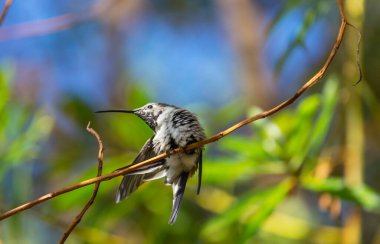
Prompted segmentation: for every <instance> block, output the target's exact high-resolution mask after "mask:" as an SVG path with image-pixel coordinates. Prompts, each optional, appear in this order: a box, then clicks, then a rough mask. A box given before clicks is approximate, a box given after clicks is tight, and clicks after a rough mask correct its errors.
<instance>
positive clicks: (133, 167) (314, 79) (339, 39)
mask: <svg viewBox="0 0 380 244" xmlns="http://www.w3.org/2000/svg"><path fill="white" fill-rule="evenodd" d="M337 1H338V7H339V12H340V16H341V24H340V28H339V32H338V36H337V39H336V41H335V43H334V46H333V47H332V49H331V51H330V54H329V56H328V58H327V59H326V61H325V64H324V65H323V66H322V68H321V69H320V70H319V71H318V72H317V73H316V74H315V75H314V76H313V77H312V78H311V79H309V80H308V81H307V82H306V83H305V84H304V85H303V86H302V87H301V88H300V89H298V90H297V92H296V93H295V94H294V95H293V96H292V97H291V98H289V99H288V100H286V101H284V102H282V103H281V104H279V105H277V106H276V107H274V108H271V109H269V110H267V111H264V112H261V113H259V114H257V115H255V116H253V117H251V118H248V119H245V120H243V121H241V122H239V123H237V124H235V125H233V126H231V127H230V128H228V129H226V130H224V131H222V132H220V133H218V134H216V135H214V136H212V137H210V138H208V139H205V140H203V141H200V142H196V143H193V144H191V145H189V146H187V147H186V148H177V149H175V150H173V151H170V152H168V153H164V154H160V155H158V156H156V157H153V158H151V159H148V160H145V161H143V162H141V163H138V164H133V165H130V166H129V167H128V168H124V169H122V170H119V171H114V172H112V173H109V174H106V175H103V176H99V177H95V178H92V179H88V180H85V181H82V182H80V183H78V184H76V185H72V186H69V187H66V188H63V189H60V190H58V191H55V192H51V193H49V194H46V195H44V196H41V197H40V198H38V199H36V200H33V201H30V202H28V203H26V204H23V205H21V206H19V207H16V208H14V209H12V210H9V211H8V212H5V213H4V214H2V215H0V220H2V219H5V218H8V217H9V216H12V215H14V214H16V213H19V212H21V211H24V210H26V209H28V208H31V207H33V206H35V205H37V204H39V203H41V202H44V201H47V200H49V199H51V198H54V197H56V196H59V195H62V194H64V193H66V192H69V191H73V190H75V189H78V188H81V187H84V186H87V185H91V184H94V183H96V182H100V181H106V180H110V179H113V178H115V177H117V176H120V175H125V174H127V173H129V172H132V171H134V170H136V169H138V168H140V167H142V166H145V165H148V164H151V163H154V162H157V161H159V160H161V159H164V158H166V157H168V156H170V155H173V154H176V153H181V152H184V151H185V150H191V149H195V148H199V147H202V146H203V145H206V144H209V143H211V142H215V141H217V140H219V139H221V138H222V137H225V136H226V135H228V134H230V133H231V132H233V131H235V130H237V129H239V128H240V127H243V126H245V125H247V124H249V123H251V122H253V121H256V120H259V119H262V118H265V117H267V116H269V115H272V114H274V113H276V112H278V111H280V110H281V109H283V108H285V107H287V106H289V105H290V104H292V103H293V102H294V101H296V100H297V98H298V97H300V96H301V95H302V94H303V93H304V92H305V91H307V90H308V89H309V88H310V87H312V86H313V85H314V84H315V83H316V82H317V81H318V80H319V79H321V78H322V77H323V75H324V74H325V72H326V70H327V68H328V67H329V65H330V63H331V61H332V60H333V58H334V56H335V54H336V52H337V50H338V49H339V46H340V44H341V42H342V39H343V35H344V32H345V30H346V26H347V21H346V18H345V15H344V11H343V4H342V0H337Z"/></svg>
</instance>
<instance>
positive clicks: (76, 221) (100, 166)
mask: <svg viewBox="0 0 380 244" xmlns="http://www.w3.org/2000/svg"><path fill="white" fill-rule="evenodd" d="M86 129H87V131H88V132H90V133H91V134H93V135H94V136H95V137H96V140H97V141H98V144H99V152H98V173H97V175H96V176H101V175H102V169H103V143H102V140H101V139H100V136H99V134H98V133H97V132H96V131H95V130H94V129H92V128H90V122H89V123H88V125H87V128H86ZM99 186H100V181H98V182H96V183H95V186H94V191H93V193H92V196H91V198H90V200H89V201H88V202H87V204H86V205H85V206H84V208H83V209H82V211H81V212H80V213H79V214H78V215H77V216H76V217H75V219H74V220H73V222H72V223H71V224H70V226H69V227H68V228H67V230H66V231H65V233H64V234H63V236H62V238H61V240H60V241H59V243H61V244H62V243H65V241H66V239H67V238H68V237H69V236H70V234H71V232H72V231H73V230H74V228H75V227H76V226H77V225H78V224H79V222H80V221H81V220H82V217H83V215H84V214H85V213H86V211H87V210H88V209H89V208H90V206H91V205H92V203H93V202H94V200H95V197H96V195H97V194H98V190H99Z"/></svg>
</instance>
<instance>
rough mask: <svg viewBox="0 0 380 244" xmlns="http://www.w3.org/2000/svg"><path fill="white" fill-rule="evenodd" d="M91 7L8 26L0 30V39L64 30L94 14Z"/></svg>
mask: <svg viewBox="0 0 380 244" xmlns="http://www.w3.org/2000/svg"><path fill="white" fill-rule="evenodd" d="M94 13H95V11H94V10H93V9H91V10H89V11H83V12H80V13H68V14H63V15H59V16H55V17H52V18H48V19H43V20H37V21H32V22H27V23H21V24H16V25H13V26H8V27H6V28H3V29H1V30H0V41H7V40H11V39H17V38H25V37H32V36H41V35H46V34H50V33H54V32H57V31H62V30H66V29H68V28H71V27H73V26H75V25H76V24H78V23H80V22H83V21H85V20H88V19H90V18H91V17H93V16H94Z"/></svg>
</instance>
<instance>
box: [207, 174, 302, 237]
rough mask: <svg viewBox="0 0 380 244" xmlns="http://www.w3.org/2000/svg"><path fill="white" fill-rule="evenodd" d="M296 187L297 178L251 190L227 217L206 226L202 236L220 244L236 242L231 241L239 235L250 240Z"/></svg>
mask: <svg viewBox="0 0 380 244" xmlns="http://www.w3.org/2000/svg"><path fill="white" fill-rule="evenodd" d="M293 186H294V179H292V178H287V179H285V180H283V181H282V182H281V183H280V184H278V185H276V186H274V187H271V188H269V189H265V190H260V191H257V190H256V191H251V192H249V193H248V194H246V195H245V196H243V197H239V200H238V201H237V202H236V203H235V204H233V205H232V206H231V207H230V208H229V209H228V210H227V211H226V212H225V213H224V214H222V215H220V216H218V217H216V218H214V219H211V220H210V221H209V222H208V223H206V225H205V227H204V228H203V230H202V233H201V235H202V237H203V238H204V239H205V240H206V241H207V242H219V243H220V242H226V240H229V241H236V239H229V238H231V237H233V236H236V235H239V236H240V237H241V241H244V240H246V239H248V238H249V237H250V236H252V235H254V233H256V231H257V230H258V229H259V227H260V226H261V224H262V223H263V222H264V221H265V220H266V219H267V218H268V217H269V216H270V214H271V213H272V211H273V210H274V209H275V208H276V206H277V205H278V204H280V202H281V201H282V200H283V199H284V198H285V197H286V195H287V194H288V192H289V191H290V190H291V189H292V187H293ZM241 228H243V231H242V233H241ZM235 232H237V233H235Z"/></svg>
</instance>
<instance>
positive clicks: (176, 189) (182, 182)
mask: <svg viewBox="0 0 380 244" xmlns="http://www.w3.org/2000/svg"><path fill="white" fill-rule="evenodd" d="M188 177H189V173H188V172H183V173H182V174H181V175H180V176H179V177H178V179H176V180H175V181H174V182H173V184H172V187H173V207H172V213H171V215H170V219H169V224H174V222H175V221H176V219H177V216H178V211H179V207H180V205H181V201H182V197H183V194H184V193H185V188H186V182H187V179H188Z"/></svg>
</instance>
